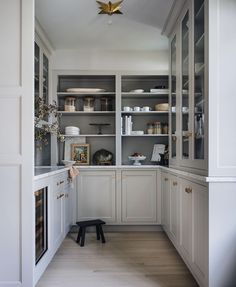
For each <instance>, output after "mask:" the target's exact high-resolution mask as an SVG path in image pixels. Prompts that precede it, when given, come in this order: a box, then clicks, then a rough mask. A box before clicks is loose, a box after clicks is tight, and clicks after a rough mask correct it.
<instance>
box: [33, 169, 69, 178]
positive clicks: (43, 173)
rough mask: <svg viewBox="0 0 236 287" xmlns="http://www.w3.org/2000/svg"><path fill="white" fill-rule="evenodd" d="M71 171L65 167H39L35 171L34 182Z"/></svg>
mask: <svg viewBox="0 0 236 287" xmlns="http://www.w3.org/2000/svg"><path fill="white" fill-rule="evenodd" d="M67 170H69V168H68V167H65V166H39V167H35V169H34V180H38V179H42V178H45V177H48V176H52V175H55V174H58V173H61V172H64V171H67Z"/></svg>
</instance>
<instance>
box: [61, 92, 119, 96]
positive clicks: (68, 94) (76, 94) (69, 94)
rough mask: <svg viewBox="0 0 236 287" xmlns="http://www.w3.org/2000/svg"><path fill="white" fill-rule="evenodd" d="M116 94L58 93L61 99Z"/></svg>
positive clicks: (113, 93)
mask: <svg viewBox="0 0 236 287" xmlns="http://www.w3.org/2000/svg"><path fill="white" fill-rule="evenodd" d="M115 94H116V93H115V92H97V93H82V92H79V93H78V92H57V95H58V96H59V97H63V96H72V95H73V96H77V97H85V96H104V95H113V96H114V95H115Z"/></svg>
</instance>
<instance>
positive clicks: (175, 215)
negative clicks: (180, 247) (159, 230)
mask: <svg viewBox="0 0 236 287" xmlns="http://www.w3.org/2000/svg"><path fill="white" fill-rule="evenodd" d="M169 184H170V185H169V187H170V191H169V197H170V201H169V205H170V215H169V217H170V222H169V226H170V234H171V236H172V237H173V240H174V241H175V242H176V243H177V244H179V236H180V232H179V230H180V222H179V219H180V216H179V211H180V208H179V190H180V184H179V179H178V178H177V177H176V176H174V175H171V176H169Z"/></svg>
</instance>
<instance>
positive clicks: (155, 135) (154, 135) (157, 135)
mask: <svg viewBox="0 0 236 287" xmlns="http://www.w3.org/2000/svg"><path fill="white" fill-rule="evenodd" d="M168 136H169V135H168V134H150V135H149V134H144V135H122V137H168Z"/></svg>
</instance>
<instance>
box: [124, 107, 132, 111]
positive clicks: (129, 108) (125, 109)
mask: <svg viewBox="0 0 236 287" xmlns="http://www.w3.org/2000/svg"><path fill="white" fill-rule="evenodd" d="M123 111H124V112H130V111H132V109H131V107H123Z"/></svg>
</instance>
